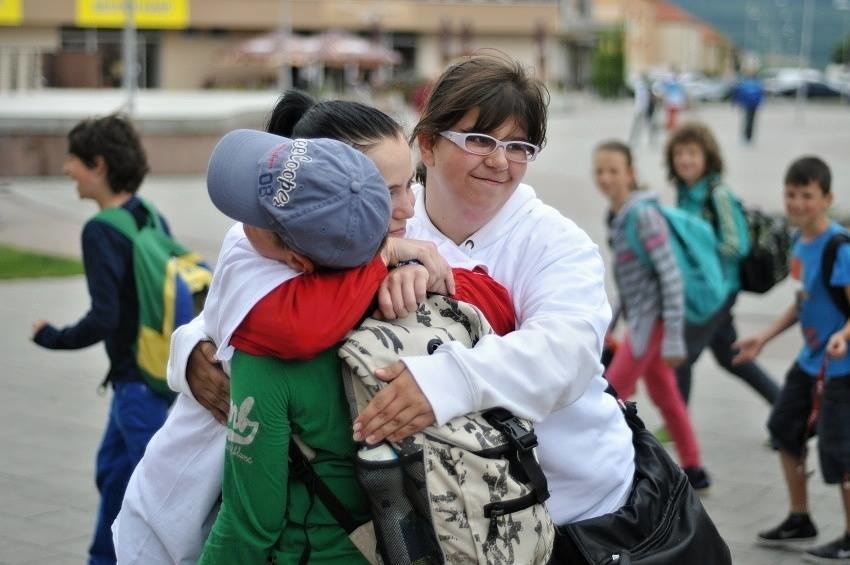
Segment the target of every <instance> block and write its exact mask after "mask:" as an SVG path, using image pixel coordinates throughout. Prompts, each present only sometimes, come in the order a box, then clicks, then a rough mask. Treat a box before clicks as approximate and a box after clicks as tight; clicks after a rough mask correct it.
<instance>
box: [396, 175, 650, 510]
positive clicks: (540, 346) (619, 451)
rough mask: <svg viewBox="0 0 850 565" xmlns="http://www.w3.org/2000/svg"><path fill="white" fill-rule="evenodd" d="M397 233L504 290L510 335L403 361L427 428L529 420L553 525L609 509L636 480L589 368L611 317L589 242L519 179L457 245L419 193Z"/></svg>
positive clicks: (615, 415)
mask: <svg viewBox="0 0 850 565" xmlns="http://www.w3.org/2000/svg"><path fill="white" fill-rule="evenodd" d="M407 237H409V238H411V239H424V240H429V241H433V242H434V243H436V244H437V247H438V250H439V251H440V253H441V254H443V256H444V257H446V259H447V260H448V261H449V262H450V263H451V262H453V261H454V260H457V258H458V256H462V257H464V258H472V259H474V260H475V261H476V262H479V263H483V264H484V265H485V266H486V267H487V268H488V270H489V272H490V275H491V276H493V278H495V279H496V280H498V281H499V282H500V283H502V284H503V285H505V286H506V287H507V289H508V291H509V293H510V295H511V298H512V300H513V304H514V308H515V310H516V315H517V322H518V330H517V331H515V332H512V333H509V334H507V335H505V336H502V337H499V336H487V337H485V338H483V339H482V340H481V341H479V342H478V344H477V345H476V346H475V347H474V348H473V349H464V348H462V347H457V346H456V344H446V345H444V346H443V347H441V348H439V349H438V350H437V351H436V352H435V353H434V354H433V355H430V356H425V357H408V358H405V359H404V361H405V363H406V364H407V366H408V368H409V369H410V371H411V373H412V374H413V376H414V378H415V379H416V382H417V384H418V385H419V387H420V388H421V389H422V392H423V393H424V394H425V396H426V397H427V398H428V400H429V402H430V403H431V406H432V409H433V410H434V414H435V415H436V417H437V423H438V424H443V423H445V422H446V421H448V420H450V419H451V418H454V417H456V416H459V415H462V414H466V413H469V412H475V411H479V410H485V409H487V408H492V407H495V406H502V407H504V408H507V409H508V410H511V411H512V412H513V413H514V414H516V415H518V416H522V417H525V418H529V419H531V420H532V421H534V422H535V430H536V433H537V438H538V442H539V447H538V456H539V458H540V465H541V467H542V468H543V471H544V473H545V474H546V478H547V479H548V481H549V490H550V491H551V494H552V496H551V498H550V499H549V500H548V501H547V506H548V508H549V511H550V513H551V514H552V518H553V519H554V520H555V522H556V523H559V524H563V523H566V522H573V521H576V520H582V519H586V518H591V517H594V516H599V515H601V514H605V513H608V512H612V511H614V510H616V509H617V508H619V507H620V506H621V505H622V503H623V500H624V498H625V497H626V495H627V494H628V492H629V489H630V486H631V483H632V478H633V475H634V449H633V448H632V434H631V430H630V429H629V428H628V426H627V425H626V423H625V420H624V418H623V415H622V412H621V410H620V408H619V405H618V404H617V402H616V401H615V399H614V398H613V397H612V396H611V395H609V394H607V393H605V388H606V387H607V382H606V381H605V380H604V378H603V377H602V365H601V364H600V362H599V359H600V356H601V351H602V341H603V338H604V336H605V331H606V329H607V327H608V324H609V322H610V319H611V309H610V306H609V305H608V300H607V298H606V295H605V288H604V266H603V262H602V258H601V257H600V255H599V250H598V248H597V246H596V245H595V244H594V243H593V242H592V241H591V240H590V238H589V237H588V236H587V234H585V233H584V232H583V231H582V230H581V229H580V228H579V227H578V226H576V225H575V224H574V223H573V222H572V221H570V220H568V219H566V218H564V217H563V216H562V215H561V214H560V213H559V212H558V211H557V210H555V209H554V208H551V207H550V206H547V205H546V204H544V203H543V202H541V201H540V200H539V199H538V198H537V197H536V196H535V194H534V190H533V189H532V188H531V187H530V186H528V185H524V184H521V185H519V187H518V188H517V189H516V191H515V192H514V194H513V195H512V196H511V197H510V198H509V199H508V201H507V202H506V203H505V205H504V206H503V207H502V209H501V210H500V211H499V213H498V214H497V215H496V217H495V218H493V219H492V220H490V222H488V223H487V224H486V225H485V226H484V227H483V228H482V229H480V230H479V231H478V232H476V233H475V234H473V235H472V236H470V237H469V238H468V239H467V240H466V241H464V242H462V243H461V244H460V245H456V244H455V243H454V242H453V241H451V240H450V239H448V238H447V237H445V236H444V235H442V234H441V233H440V232H439V231H438V230H437V229H436V228H435V227H434V226H433V224H432V223H431V222H430V220H429V219H428V215H427V213H426V211H425V204H424V195H423V192H422V191H421V190H420V191H419V192H418V193H417V200H416V207H415V213H414V218H413V220H411V221H410V222H409V223H408V226H407Z"/></svg>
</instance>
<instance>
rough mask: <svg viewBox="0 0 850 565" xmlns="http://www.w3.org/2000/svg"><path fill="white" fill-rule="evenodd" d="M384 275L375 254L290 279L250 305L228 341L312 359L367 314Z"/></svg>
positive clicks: (259, 350)
mask: <svg viewBox="0 0 850 565" xmlns="http://www.w3.org/2000/svg"><path fill="white" fill-rule="evenodd" d="M386 275H387V267H386V265H385V264H384V261H383V259H381V258H380V257H375V258H374V259H373V260H372V261H371V262H370V263H369V264H368V265H366V266H364V267H358V268H356V269H347V270H344V271H336V272H323V273H316V274H311V275H301V276H299V277H296V278H294V279H290V280H289V281H286V282H285V283H283V284H281V285H279V286H278V287H277V288H275V289H274V290H273V291H271V292H270V293H268V294H267V295H266V296H264V297H263V298H262V299H261V300H260V301H259V302H257V304H255V305H254V307H253V308H252V309H251V311H250V312H249V313H248V315H247V316H245V318H244V319H243V320H242V323H241V324H240V325H239V327H238V328H237V329H236V331H235V332H234V334H233V337H231V339H230V344H231V345H232V346H233V347H235V348H237V349H241V350H242V351H245V352H247V353H251V354H253V355H271V356H274V357H279V358H281V359H310V358H312V357H315V356H316V355H317V354H319V353H320V352H321V351H324V350H325V349H327V348H328V347H330V346H331V345H333V344H335V343H337V342H338V341H340V340H341V339H342V338H343V337H345V334H347V333H348V332H349V331H350V330H351V328H353V327H354V326H356V325H357V323H358V322H359V321H360V320H361V319H362V318H363V317H364V316H365V315H366V314H367V312H368V310H369V307H370V306H371V304H372V301H373V298H374V296H375V293H376V292H377V290H378V287H379V286H380V284H381V281H383V279H384V277H386Z"/></svg>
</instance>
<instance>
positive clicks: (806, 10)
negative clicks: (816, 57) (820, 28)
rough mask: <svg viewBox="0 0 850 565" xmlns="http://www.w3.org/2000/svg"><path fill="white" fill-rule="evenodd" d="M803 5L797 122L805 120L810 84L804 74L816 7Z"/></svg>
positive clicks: (806, 2)
mask: <svg viewBox="0 0 850 565" xmlns="http://www.w3.org/2000/svg"><path fill="white" fill-rule="evenodd" d="M804 2H805V3H804V4H803V23H802V26H801V29H800V57H799V59H798V63H797V65H798V68H799V73H800V84H799V85H797V112H796V114H797V121H798V122H800V121H802V118H803V97H804V96H805V94H806V93H807V91H808V83H807V82H806V78H805V75H804V74H803V63H804V62H805V63H806V64H807V65H808V61H809V56H810V54H811V47H812V20H813V19H814V18H813V17H812V16H813V14H812V10H813V8H814V5H813V4H812V0H804Z"/></svg>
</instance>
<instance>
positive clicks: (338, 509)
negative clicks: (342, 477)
mask: <svg viewBox="0 0 850 565" xmlns="http://www.w3.org/2000/svg"><path fill="white" fill-rule="evenodd" d="M289 475H290V477H292V478H294V479H296V480H299V481H301V482H302V483H304V486H305V487H307V493H308V494H309V495H310V506H309V508H308V510H307V514H309V513H310V510H312V508H313V502H314V500H315V498H317V497H318V499H319V500H320V501H321V502H322V504H324V505H325V508H327V509H328V512H330V514H331V516H332V517H333V519H334V520H336V521H337V523H338V524H339V525H340V526H341V527H342V529H343V530H345V533H346V534H351V532H353V531H354V530H356V529H357V528H358V527H359V526H358V524H355V523H354V519H353V518H352V517H351V514H350V513H349V512H348V510H346V508H345V506H343V504H342V502H340V501H339V499H338V498H337V497H336V495H335V494H334V493H333V491H331V489H330V488H328V485H326V484H325V482H324V481H323V480H322V479H321V477H319V475H317V474H316V470H315V469H313V466H312V465H311V464H310V461H309V459H307V455H306V454H305V453H304V451H302V448H301V444H300V443H299V442H298V441H296V439H295V437H294V436H293V438H292V441H290V442H289ZM305 516H306V515H305ZM304 521H305V525H304V539H305V540H306V543H305V544H304V550H303V551H302V552H301V557H300V559H299V560H298V563H299V565H306V564H308V563H309V562H310V554H311V553H312V546H311V544H310V537H309V535H308V533H307V525H306V519H305V520H304Z"/></svg>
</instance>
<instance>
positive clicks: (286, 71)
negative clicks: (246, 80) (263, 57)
mask: <svg viewBox="0 0 850 565" xmlns="http://www.w3.org/2000/svg"><path fill="white" fill-rule="evenodd" d="M291 35H292V12H291V5H290V0H280V44H281V47H280V48H281V49H282V50H283V49H288V48H289V38H290V36H291ZM281 55H282V57H281V63H280V69H278V75H277V88H278V90H280V91H281V92H283V91H284V90H287V89H289V88H292V66H291V65H290V63H289V57H290V54H289V53H282V54H281Z"/></svg>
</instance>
